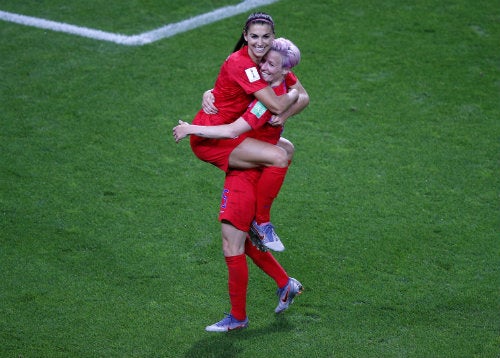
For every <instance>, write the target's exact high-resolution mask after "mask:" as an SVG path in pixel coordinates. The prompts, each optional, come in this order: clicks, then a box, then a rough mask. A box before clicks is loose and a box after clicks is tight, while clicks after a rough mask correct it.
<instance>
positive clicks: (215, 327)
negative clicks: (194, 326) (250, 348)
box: [205, 314, 248, 332]
mask: <svg viewBox="0 0 500 358" xmlns="http://www.w3.org/2000/svg"><path fill="white" fill-rule="evenodd" d="M246 327H248V317H245V319H244V320H243V321H239V320H237V319H236V318H234V317H233V315H231V314H226V317H224V318H223V319H222V320H220V321H219V322H217V323H214V324H212V325H211V326H207V327H205V330H206V331H207V332H229V331H234V330H237V329H243V328H246Z"/></svg>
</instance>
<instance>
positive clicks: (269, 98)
mask: <svg viewBox="0 0 500 358" xmlns="http://www.w3.org/2000/svg"><path fill="white" fill-rule="evenodd" d="M254 96H255V98H257V99H258V100H259V101H260V102H262V103H263V104H264V106H266V108H267V109H269V110H270V111H271V112H272V113H274V114H280V113H283V112H284V111H286V110H287V109H288V108H289V107H290V106H291V105H293V104H294V103H295V102H296V101H297V99H298V97H299V92H298V91H297V90H296V89H292V90H290V91H288V93H286V94H284V95H281V96H278V95H276V93H274V90H273V89H272V88H271V87H270V86H267V87H265V88H263V89H261V90H259V91H257V92H255V93H254Z"/></svg>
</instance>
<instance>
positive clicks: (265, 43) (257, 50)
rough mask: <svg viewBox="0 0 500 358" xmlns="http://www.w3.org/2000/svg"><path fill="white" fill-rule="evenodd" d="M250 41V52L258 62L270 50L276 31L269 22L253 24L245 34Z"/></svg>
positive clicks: (248, 41) (251, 56)
mask: <svg viewBox="0 0 500 358" xmlns="http://www.w3.org/2000/svg"><path fill="white" fill-rule="evenodd" d="M243 35H244V36H245V40H246V41H247V43H248V54H249V55H250V58H251V59H252V60H253V61H254V62H255V63H257V64H259V63H260V61H261V60H262V58H263V57H264V55H265V54H266V53H267V52H268V51H269V49H270V48H271V45H272V43H273V40H274V32H273V29H272V27H271V25H269V24H259V23H256V24H252V25H250V26H249V27H248V31H247V32H246V33H244V34H243Z"/></svg>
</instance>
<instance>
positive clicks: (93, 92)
mask: <svg viewBox="0 0 500 358" xmlns="http://www.w3.org/2000/svg"><path fill="white" fill-rule="evenodd" d="M122 3H123V2H120V1H97V0H93V1H90V2H69V3H68V2H67V1H56V0H45V1H37V2H34V1H21V2H20V1H14V0H3V1H2V3H1V5H0V10H3V11H9V12H18V13H21V14H25V15H29V16H37V17H43V18H46V19H50V20H54V21H64V22H67V23H71V24H75V25H78V26H87V27H91V28H97V29H101V30H104V31H113V32H121V33H125V34H134V33H137V32H141V31H149V30H152V29H154V28H157V27H159V26H162V25H164V24H166V23H169V22H172V21H180V20H182V19H184V18H186V17H189V16H195V15H198V14H200V13H203V12H204V11H209V10H213V9H215V8H218V7H220V6H224V5H231V4H236V3H238V1H201V0H200V1H195V2H193V1H189V2H188V1H175V2H173V1H170V2H161V1H155V2H153V1H149V2H148V1H128V2H126V3H127V4H126V6H125V5H123V4H122ZM174 3H175V6H174ZM263 10H265V11H267V12H269V13H271V14H272V15H273V17H274V19H275V22H276V24H277V35H278V36H285V37H288V38H290V39H291V40H292V41H294V42H295V43H296V44H297V45H298V46H299V48H300V49H301V51H302V62H301V64H300V65H299V66H298V67H297V69H296V73H297V75H298V76H299V78H300V79H301V82H302V83H303V84H304V86H305V87H306V89H307V90H308V92H309V95H310V97H311V104H310V106H309V108H307V109H306V110H305V111H304V112H303V113H302V114H300V115H299V116H297V117H296V118H294V119H293V120H290V122H289V123H288V125H287V129H286V131H285V136H286V137H287V138H289V139H290V140H292V141H293V142H294V144H295V146H296V156H295V159H294V164H293V165H292V167H291V169H290V171H289V174H288V177H287V180H286V182H285V185H284V187H283V189H282V192H281V194H280V196H279V198H278V200H277V201H276V203H275V205H274V207H273V222H274V223H275V225H276V227H277V231H278V233H279V234H280V236H281V237H282V239H283V241H284V243H285V245H286V247H287V250H286V251H285V252H284V253H280V254H277V255H276V256H277V258H278V259H279V260H280V262H281V263H282V264H283V266H284V267H285V268H286V269H287V271H288V272H289V274H290V275H291V276H293V277H296V278H298V279H299V280H300V281H301V282H302V283H303V284H304V286H305V292H304V294H303V295H301V296H300V297H299V298H298V299H297V300H296V302H295V304H294V305H293V306H292V307H291V308H290V310H289V311H287V312H286V313H285V314H284V315H281V316H276V315H274V313H273V309H274V307H275V305H276V303H277V300H276V296H275V295H274V293H275V287H274V283H273V282H272V281H271V280H270V279H269V278H268V277H267V276H265V275H264V274H263V273H262V272H260V271H259V270H258V269H256V267H255V266H252V264H251V263H250V262H249V266H250V284H249V293H248V305H249V306H248V313H249V318H250V326H249V328H248V329H247V330H244V331H241V332H233V333H231V334H209V333H207V332H205V331H204V327H205V326H206V325H207V324H211V323H213V322H215V321H216V320H218V319H220V318H222V315H223V312H224V311H227V310H228V309H229V304H228V297H227V283H226V267H225V263H224V260H223V256H222V253H221V243H220V227H219V224H218V222H217V214H218V205H219V199H220V190H221V188H222V182H223V174H222V173H221V172H220V171H218V170H217V169H216V168H214V167H212V166H210V165H208V164H206V163H203V162H201V161H199V160H198V159H196V158H195V157H194V155H193V154H192V152H191V150H190V148H189V144H188V143H187V141H185V142H181V143H180V144H177V145H176V144H175V143H174V141H173V139H172V137H171V128H172V127H173V126H174V125H175V123H176V121H177V120H178V119H179V118H182V119H184V120H188V121H190V120H191V119H192V117H193V116H194V114H195V113H196V111H197V110H198V109H199V106H200V103H201V95H202V93H203V91H204V90H205V89H208V88H210V87H211V86H212V85H213V81H214V80H215V78H216V75H217V73H218V69H219V66H220V64H221V63H222V61H223V60H224V59H225V57H226V56H227V55H228V54H229V53H230V51H231V49H232V48H233V46H234V44H235V42H236V40H237V38H238V37H239V31H240V29H241V26H242V24H243V23H244V20H245V19H246V16H247V15H248V14H241V15H238V16H234V17H231V18H228V19H226V20H223V21H220V22H217V23H213V24H211V25H207V26H204V27H201V28H198V29H195V30H192V31H189V32H186V33H182V34H179V35H176V36H175V37H172V38H168V39H164V40H161V41H158V42H155V43H153V44H150V45H146V46H141V47H130V46H128V47H127V46H120V45H117V44H112V43H107V42H100V41H95V40H92V39H87V38H81V37H76V36H73V35H68V34H63V33H56V32H51V31H46V30H40V29H35V28H29V27H24V26H21V25H17V24H13V23H7V22H1V21H0V35H1V37H0V75H1V81H0V103H1V112H0V150H1V162H0V193H1V196H0V225H1V226H0V245H1V246H0V267H1V272H2V278H1V280H0V356H1V357H26V358H27V357H51V358H52V357H252V358H253V357H353V358H358V357H450V358H458V357H464V358H468V357H481V358H482V357H500V334H499V333H500V300H499V298H500V295H499V293H500V291H499V289H500V241H499V236H498V234H499V231H498V229H499V224H500V220H499V211H498V208H499V207H498V203H499V189H500V171H499V153H500V151H499V149H500V145H499V144H500V141H499V140H500V121H499V119H500V101H499V100H500V96H499V89H500V51H499V50H500V44H499V42H498V39H499V36H500V8H499V7H498V3H497V2H496V1H493V0H478V1H475V2H472V1H466V0H457V1H447V0H444V1H437V0H423V1H419V2H415V1H407V0H403V1H395V0H387V1H383V2H382V1H361V0H354V1H340V0H315V1H308V2H306V1H291V0H281V1H278V2H277V3H275V4H273V5H271V6H267V7H265V8H263Z"/></svg>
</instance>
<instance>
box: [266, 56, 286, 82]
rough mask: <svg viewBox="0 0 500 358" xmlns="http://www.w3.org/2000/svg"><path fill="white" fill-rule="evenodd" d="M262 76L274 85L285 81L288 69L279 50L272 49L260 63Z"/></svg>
mask: <svg viewBox="0 0 500 358" xmlns="http://www.w3.org/2000/svg"><path fill="white" fill-rule="evenodd" d="M260 72H261V74H262V78H264V80H266V81H267V82H268V83H269V84H270V85H271V86H272V87H274V86H277V85H279V84H280V83H281V82H283V79H284V78H285V75H286V74H287V72H288V69H286V68H284V67H283V57H282V56H281V54H280V53H279V52H277V51H274V50H270V51H269V52H268V53H267V55H266V57H265V58H264V59H263V60H262V61H261V63H260Z"/></svg>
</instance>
